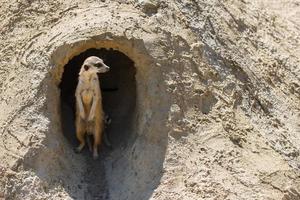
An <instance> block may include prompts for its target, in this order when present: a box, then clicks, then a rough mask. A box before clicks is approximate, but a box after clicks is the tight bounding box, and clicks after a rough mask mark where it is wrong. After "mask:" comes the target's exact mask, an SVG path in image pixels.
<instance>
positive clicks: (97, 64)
mask: <svg viewBox="0 0 300 200" xmlns="http://www.w3.org/2000/svg"><path fill="white" fill-rule="evenodd" d="M102 65H103V64H102V63H100V62H99V63H96V64H95V66H96V67H102Z"/></svg>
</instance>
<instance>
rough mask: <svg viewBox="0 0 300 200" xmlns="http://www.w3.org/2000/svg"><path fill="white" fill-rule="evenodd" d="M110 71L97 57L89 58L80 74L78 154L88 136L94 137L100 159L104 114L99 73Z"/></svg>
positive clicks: (77, 122) (77, 116) (77, 94)
mask: <svg viewBox="0 0 300 200" xmlns="http://www.w3.org/2000/svg"><path fill="white" fill-rule="evenodd" d="M108 70H109V67H108V66H106V65H105V64H104V63H103V61H102V60H101V59H100V58H98V57H96V56H91V57H88V58H87V59H86V60H85V61H84V63H83V65H82V67H81V69H80V73H79V80H78V85H77V88H76V92H75V97H76V121H75V124H76V137H77V139H78V140H79V142H80V144H79V146H78V147H77V152H80V151H81V150H82V149H83V147H84V146H85V136H86V134H91V135H93V137H94V144H93V157H94V158H95V159H96V158H97V157H98V146H99V145H100V144H101V140H102V134H103V131H104V126H105V124H104V112H103V108H102V96H101V90H100V83H99V79H98V76H97V73H105V72H107V71H108Z"/></svg>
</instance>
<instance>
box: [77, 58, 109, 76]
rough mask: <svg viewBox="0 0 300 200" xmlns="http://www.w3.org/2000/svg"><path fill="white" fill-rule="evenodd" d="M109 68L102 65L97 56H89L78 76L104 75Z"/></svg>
mask: <svg viewBox="0 0 300 200" xmlns="http://www.w3.org/2000/svg"><path fill="white" fill-rule="evenodd" d="M109 69H110V68H109V67H108V66H107V65H105V64H104V62H103V60H102V59H100V58H98V57H97V56H90V57H88V58H87V59H85V61H84V62H83V64H82V66H81V70H80V73H79V75H83V74H85V75H90V74H93V73H105V72H108V71H109Z"/></svg>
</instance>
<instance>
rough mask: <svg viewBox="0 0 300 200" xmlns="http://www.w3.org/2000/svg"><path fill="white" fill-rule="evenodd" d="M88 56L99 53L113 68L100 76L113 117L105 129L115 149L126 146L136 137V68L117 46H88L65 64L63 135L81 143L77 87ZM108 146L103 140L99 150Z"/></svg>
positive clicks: (105, 104) (105, 106) (107, 110)
mask: <svg viewBox="0 0 300 200" xmlns="http://www.w3.org/2000/svg"><path fill="white" fill-rule="evenodd" d="M89 56H98V57H99V58H101V59H103V60H104V63H105V64H106V65H108V66H109V67H110V71H109V72H107V73H104V74H99V75H98V76H99V80H100V86H101V92H102V103H103V109H104V112H105V113H106V114H107V115H108V116H109V117H110V118H111V124H110V125H108V126H107V127H106V129H105V132H106V134H107V136H108V139H109V141H110V142H111V144H112V148H113V149H116V148H120V147H126V146H127V145H128V144H129V143H130V142H131V141H133V140H134V138H135V135H134V132H135V131H134V130H133V129H134V127H133V124H134V123H133V121H134V119H135V117H136V111H135V110H136V81H135V73H136V70H135V67H134V62H133V61H132V60H131V59H130V58H128V57H127V56H126V55H125V54H123V53H122V52H120V51H117V50H114V49H104V48H101V49H88V50H86V51H85V52H82V53H81V54H79V55H77V56H75V57H73V58H72V59H71V60H70V61H69V62H68V63H67V64H66V65H65V67H64V72H63V74H62V79H61V82H60V85H59V87H60V91H61V95H60V97H61V117H62V129H63V134H64V136H65V137H66V138H67V140H68V141H69V142H70V144H71V145H72V146H73V147H75V146H77V145H78V141H77V139H76V130H75V90H76V86H77V83H78V73H79V70H80V68H81V65H82V63H83V62H84V60H85V59H86V58H87V57H89ZM86 149H87V148H85V150H86ZM107 149H109V148H107V147H106V146H105V145H104V142H103V141H102V145H101V148H100V150H107ZM100 154H101V153H100Z"/></svg>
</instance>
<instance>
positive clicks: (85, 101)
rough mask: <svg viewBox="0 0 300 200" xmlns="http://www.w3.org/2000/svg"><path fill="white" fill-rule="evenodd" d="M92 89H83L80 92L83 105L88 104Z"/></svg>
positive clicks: (90, 100) (90, 99)
mask: <svg viewBox="0 0 300 200" xmlns="http://www.w3.org/2000/svg"><path fill="white" fill-rule="evenodd" d="M93 95H94V93H93V91H92V90H84V91H82V93H81V97H82V102H83V104H84V105H90V104H91V103H92V100H93Z"/></svg>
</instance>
